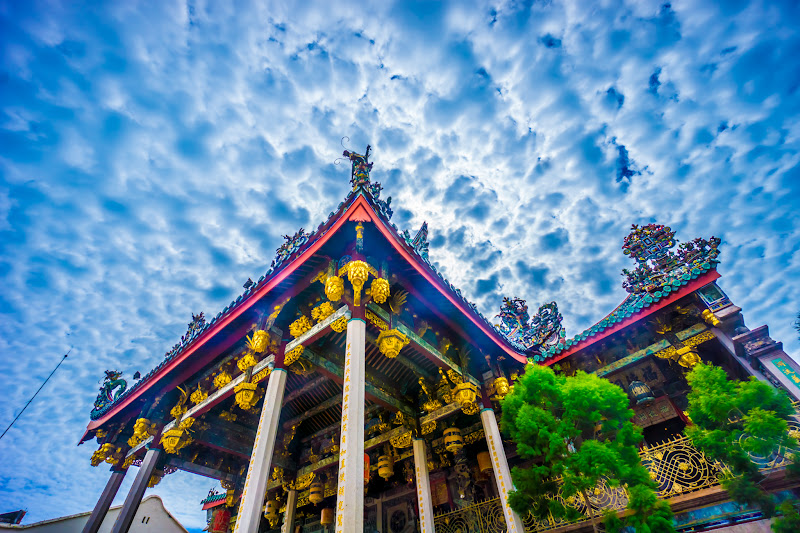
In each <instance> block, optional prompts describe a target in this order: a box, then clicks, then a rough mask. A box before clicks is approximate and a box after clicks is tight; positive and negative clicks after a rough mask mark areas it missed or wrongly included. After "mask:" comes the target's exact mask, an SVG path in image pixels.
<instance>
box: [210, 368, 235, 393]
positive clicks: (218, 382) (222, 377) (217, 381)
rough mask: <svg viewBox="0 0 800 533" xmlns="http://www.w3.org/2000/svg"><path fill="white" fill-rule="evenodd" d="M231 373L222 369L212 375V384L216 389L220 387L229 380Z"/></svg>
mask: <svg viewBox="0 0 800 533" xmlns="http://www.w3.org/2000/svg"><path fill="white" fill-rule="evenodd" d="M231 379H233V378H231V375H230V374H228V373H227V372H225V371H224V370H223V371H222V372H220V373H219V374H217V375H216V377H214V386H215V387H216V388H218V389H221V388H222V387H224V386H225V385H227V384H228V383H230V382H231Z"/></svg>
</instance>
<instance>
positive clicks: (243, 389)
mask: <svg viewBox="0 0 800 533" xmlns="http://www.w3.org/2000/svg"><path fill="white" fill-rule="evenodd" d="M257 388H258V385H257V384H255V383H247V382H242V383H239V384H238V385H236V386H235V387H234V388H233V391H234V393H235V394H234V398H235V399H236V405H238V406H239V408H240V409H243V410H245V411H247V410H248V409H251V408H252V407H253V406H254V405H255V404H256V402H258V398H257V397H256V389H257Z"/></svg>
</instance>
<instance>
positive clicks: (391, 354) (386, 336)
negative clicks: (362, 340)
mask: <svg viewBox="0 0 800 533" xmlns="http://www.w3.org/2000/svg"><path fill="white" fill-rule="evenodd" d="M377 343H378V350H380V352H381V353H382V354H383V355H384V356H386V357H388V358H389V359H394V358H395V357H397V356H398V355H399V354H400V350H402V349H403V347H404V346H405V345H407V344H408V343H409V340H408V337H406V336H405V335H404V334H402V333H401V332H400V331H399V330H397V329H390V330H386V331H381V332H380V334H379V335H378V340H377Z"/></svg>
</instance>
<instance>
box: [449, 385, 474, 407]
mask: <svg viewBox="0 0 800 533" xmlns="http://www.w3.org/2000/svg"><path fill="white" fill-rule="evenodd" d="M477 397H478V387H476V386H475V385H473V384H472V383H459V384H457V385H456V388H455V390H454V392H453V398H454V399H455V401H457V402H458V403H460V404H461V407H462V408H463V407H465V406H467V405H469V404H472V403H475V398H477Z"/></svg>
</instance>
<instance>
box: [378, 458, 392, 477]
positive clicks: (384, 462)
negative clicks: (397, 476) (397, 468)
mask: <svg viewBox="0 0 800 533" xmlns="http://www.w3.org/2000/svg"><path fill="white" fill-rule="evenodd" d="M378 475H379V476H381V477H382V478H383V479H385V480H386V481H389V478H390V477H392V475H394V465H393V464H392V458H391V457H389V456H388V455H381V456H380V457H378Z"/></svg>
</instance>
